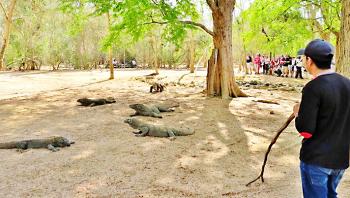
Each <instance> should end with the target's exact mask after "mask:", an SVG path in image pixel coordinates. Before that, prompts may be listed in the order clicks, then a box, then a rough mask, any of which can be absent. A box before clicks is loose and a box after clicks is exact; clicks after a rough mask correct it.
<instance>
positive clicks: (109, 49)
mask: <svg viewBox="0 0 350 198" xmlns="http://www.w3.org/2000/svg"><path fill="white" fill-rule="evenodd" d="M107 22H108V31H110V28H111V18H110V16H109V12H107ZM112 56H113V53H112V46H109V48H108V64H109V79H110V80H112V79H114V65H113V63H112V61H113V60H112V59H113V57H112Z"/></svg>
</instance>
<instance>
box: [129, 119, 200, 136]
mask: <svg viewBox="0 0 350 198" xmlns="http://www.w3.org/2000/svg"><path fill="white" fill-rule="evenodd" d="M124 122H125V123H128V124H129V126H131V127H132V128H134V129H138V130H140V131H139V132H134V133H135V134H136V135H135V136H137V137H144V136H152V137H169V139H170V140H175V138H176V136H186V135H192V134H194V130H193V129H190V128H188V127H179V128H172V127H165V126H156V125H153V124H147V123H145V122H142V121H140V120H138V119H136V118H127V119H126V120H124Z"/></svg>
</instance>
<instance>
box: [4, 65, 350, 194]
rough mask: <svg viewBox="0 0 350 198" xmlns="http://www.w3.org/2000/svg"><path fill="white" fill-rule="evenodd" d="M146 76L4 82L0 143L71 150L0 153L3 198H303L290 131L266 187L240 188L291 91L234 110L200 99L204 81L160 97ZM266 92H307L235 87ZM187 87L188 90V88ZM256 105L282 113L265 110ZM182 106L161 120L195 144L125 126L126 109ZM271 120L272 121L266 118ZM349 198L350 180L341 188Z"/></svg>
mask: <svg viewBox="0 0 350 198" xmlns="http://www.w3.org/2000/svg"><path fill="white" fill-rule="evenodd" d="M149 73H151V71H147V70H118V71H116V77H117V78H116V79H115V80H112V81H105V79H107V78H108V71H103V72H100V71H89V72H82V71H75V72H67V71H66V72H28V73H1V74H0V99H1V100H0V126H1V127H0V142H5V141H12V140H22V139H27V138H44V137H48V136H52V135H61V136H65V137H68V138H69V139H72V140H74V141H76V144H74V145H73V146H71V147H69V148H63V149H61V150H60V151H59V152H50V151H49V150H46V149H37V150H28V151H26V152H23V153H21V152H17V151H16V150H0V156H1V163H0V178H1V179H0V197H249V198H251V197H252V198H254V197H259V198H260V197H268V198H273V197H288V198H290V197H292V198H294V197H302V193H301V184H300V175H299V166H298V165H299V160H298V152H299V148H300V141H301V138H300V137H299V136H298V134H297V132H296V130H295V128H294V122H292V123H291V125H290V126H289V127H288V128H287V129H286V130H285V131H284V132H283V133H282V135H281V136H280V138H279V139H278V142H277V143H276V145H275V146H274V147H273V149H272V152H271V153H270V156H269V160H268V164H267V167H266V171H265V183H263V184H262V183H261V182H256V183H254V184H252V185H251V186H250V187H246V186H245V184H246V183H248V182H249V181H251V180H252V179H254V178H255V177H256V176H258V174H259V173H260V168H261V165H262V160H263V157H264V154H265V151H266V148H267V146H268V145H269V143H270V141H271V139H272V137H273V136H274V135H275V133H276V131H277V129H278V128H280V126H281V125H282V124H283V123H284V122H285V121H286V119H287V118H288V116H289V115H290V113H291V109H292V106H293V105H294V103H295V102H297V101H298V100H299V98H300V96H301V94H300V92H296V91H294V92H293V91H276V90H275V91H268V90H266V89H245V92H246V93H248V94H249V95H250V96H251V97H247V98H235V99H233V100H232V101H226V100H220V99H217V98H206V97H205V96H204V95H203V94H201V93H200V92H201V91H202V90H203V86H204V82H205V71H198V72H196V73H195V74H191V75H186V76H185V77H184V78H183V80H182V81H181V82H182V83H184V84H187V85H190V84H192V85H194V86H193V87H191V86H168V87H167V89H166V91H165V92H163V93H158V94H150V93H149V85H148V84H146V83H144V82H140V81H137V80H132V77H135V76H143V75H145V74H149ZM186 73H187V71H168V70H162V71H161V76H163V77H165V78H164V79H163V80H162V81H163V82H177V79H179V77H180V76H181V75H183V74H186ZM238 78H239V79H242V80H251V79H257V80H261V81H263V82H270V83H279V82H288V83H292V84H305V83H306V82H307V80H303V81H301V80H295V79H285V78H277V77H270V76H268V77H266V76H262V75H261V76H246V77H244V78H243V77H238ZM192 81H193V82H192ZM85 96H86V97H107V96H113V97H115V98H116V100H117V103H114V104H109V105H104V106H98V107H81V106H77V103H76V100H77V99H78V98H80V97H85ZM256 99H269V100H274V101H277V102H278V103H279V105H276V104H265V103H258V102H254V101H253V100H256ZM140 102H142V103H151V102H159V103H169V102H179V103H180V107H179V108H177V109H176V111H175V112H171V113H163V119H157V118H149V117H140V119H142V120H144V121H149V122H152V123H157V124H164V125H169V126H179V125H187V126H188V127H192V128H194V129H195V131H196V133H195V135H192V136H186V137H178V138H177V139H176V140H175V141H170V140H168V139H167V138H154V137H144V138H139V137H135V136H134V135H133V134H132V131H134V130H133V129H132V128H130V127H129V126H128V125H126V124H125V123H123V120H124V119H125V118H127V117H128V116H129V115H130V114H132V113H133V110H132V109H130V108H128V105H129V104H132V103H140ZM271 112H273V113H271ZM338 191H339V197H350V176H349V173H346V174H345V176H344V179H343V180H342V183H341V185H340V186H339V190H338Z"/></svg>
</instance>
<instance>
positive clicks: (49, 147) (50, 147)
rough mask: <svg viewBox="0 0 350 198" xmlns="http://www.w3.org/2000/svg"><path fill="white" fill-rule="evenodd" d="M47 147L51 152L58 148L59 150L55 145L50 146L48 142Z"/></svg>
mask: <svg viewBox="0 0 350 198" xmlns="http://www.w3.org/2000/svg"><path fill="white" fill-rule="evenodd" d="M47 149H49V150H50V151H52V152H56V151H59V150H60V149H59V148H56V147H54V146H52V144H49V145H48V146H47Z"/></svg>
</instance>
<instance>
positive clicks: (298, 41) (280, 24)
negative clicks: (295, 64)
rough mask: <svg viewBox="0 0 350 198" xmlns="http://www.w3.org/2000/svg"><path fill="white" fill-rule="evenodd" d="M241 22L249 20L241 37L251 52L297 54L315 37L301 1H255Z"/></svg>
mask: <svg viewBox="0 0 350 198" xmlns="http://www.w3.org/2000/svg"><path fill="white" fill-rule="evenodd" d="M241 21H249V22H248V23H245V25H246V26H247V27H246V30H247V31H245V32H244V33H243V34H242V35H243V40H244V43H245V46H247V50H248V51H253V52H261V53H266V54H268V53H269V52H273V53H276V54H284V53H288V54H291V55H294V54H295V53H296V51H297V50H298V49H300V48H302V47H304V45H305V43H306V42H307V41H308V40H310V39H311V38H312V36H313V35H312V32H311V31H310V28H309V26H308V23H307V20H305V19H304V18H303V17H302V12H301V5H300V2H299V1H298V0H279V1H275V0H259V1H254V2H253V3H252V5H251V6H250V8H249V9H247V10H245V11H244V12H243V13H242V15H241Z"/></svg>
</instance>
